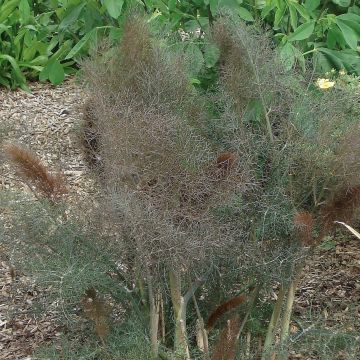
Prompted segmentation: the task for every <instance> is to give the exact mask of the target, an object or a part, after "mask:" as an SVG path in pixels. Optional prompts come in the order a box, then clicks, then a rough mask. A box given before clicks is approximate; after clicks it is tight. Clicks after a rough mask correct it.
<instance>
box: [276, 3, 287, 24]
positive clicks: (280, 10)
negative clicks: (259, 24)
mask: <svg viewBox="0 0 360 360" xmlns="http://www.w3.org/2000/svg"><path fill="white" fill-rule="evenodd" d="M286 8H287V6H285V5H283V6H281V7H279V8H277V9H276V11H275V20H274V29H276V28H278V27H279V24H280V22H281V20H282V18H283V17H284V14H285V10H286Z"/></svg>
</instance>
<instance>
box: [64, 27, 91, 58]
mask: <svg viewBox="0 0 360 360" xmlns="http://www.w3.org/2000/svg"><path fill="white" fill-rule="evenodd" d="M95 32H96V28H95V29H92V30H91V31H90V32H89V33H87V34H86V35H85V36H84V37H82V38H81V39H80V41H79V42H78V43H77V44H76V45H75V46H74V47H73V48H72V49H71V50H70V51H69V53H68V54H67V55H66V56H65V60H68V59H72V58H73V57H74V56H75V55H76V54H77V53H78V52H79V51H80V50H81V49H82V48H83V47H84V46H85V45H87V44H88V42H89V40H90V39H91V38H93V37H94V35H95Z"/></svg>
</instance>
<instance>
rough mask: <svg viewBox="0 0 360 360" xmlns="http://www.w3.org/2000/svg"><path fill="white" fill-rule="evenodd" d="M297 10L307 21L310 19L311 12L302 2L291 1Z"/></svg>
mask: <svg viewBox="0 0 360 360" xmlns="http://www.w3.org/2000/svg"><path fill="white" fill-rule="evenodd" d="M290 4H291V5H292V6H293V7H294V8H295V9H296V10H297V12H298V13H299V14H300V15H301V16H302V17H303V18H304V19H305V20H306V21H310V14H309V13H308V11H307V10H306V8H305V7H304V6H302V5H300V4H298V3H297V2H291V3H290Z"/></svg>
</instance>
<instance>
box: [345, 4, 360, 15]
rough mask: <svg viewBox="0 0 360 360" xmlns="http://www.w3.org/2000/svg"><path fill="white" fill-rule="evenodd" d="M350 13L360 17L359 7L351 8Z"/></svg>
mask: <svg viewBox="0 0 360 360" xmlns="http://www.w3.org/2000/svg"><path fill="white" fill-rule="evenodd" d="M348 13H351V14H356V15H360V7H359V6H357V5H354V6H350V7H349V8H348Z"/></svg>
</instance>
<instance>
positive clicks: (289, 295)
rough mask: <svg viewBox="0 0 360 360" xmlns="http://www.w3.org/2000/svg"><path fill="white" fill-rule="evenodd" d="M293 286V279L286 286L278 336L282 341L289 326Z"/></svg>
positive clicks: (284, 339)
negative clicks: (287, 286)
mask: <svg viewBox="0 0 360 360" xmlns="http://www.w3.org/2000/svg"><path fill="white" fill-rule="evenodd" d="M295 288H296V285H295V280H293V281H292V282H291V283H290V286H289V288H288V292H287V297H286V305H285V310H284V314H283V318H282V322H281V335H280V338H281V342H282V343H284V342H286V341H287V339H288V337H289V326H290V319H291V313H292V308H293V304H294V298H295Z"/></svg>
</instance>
